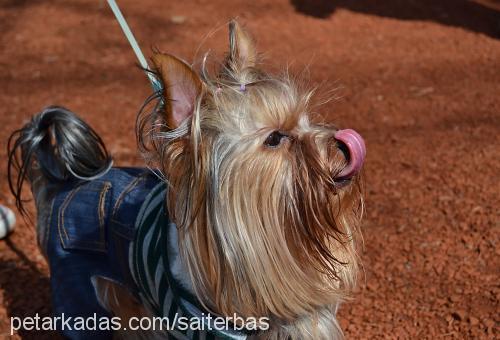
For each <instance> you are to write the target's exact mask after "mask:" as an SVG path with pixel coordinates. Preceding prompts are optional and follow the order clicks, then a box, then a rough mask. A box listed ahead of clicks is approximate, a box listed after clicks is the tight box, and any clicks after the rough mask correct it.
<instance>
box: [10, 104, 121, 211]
mask: <svg viewBox="0 0 500 340" xmlns="http://www.w3.org/2000/svg"><path fill="white" fill-rule="evenodd" d="M7 148H8V166H7V174H8V179H9V186H10V190H11V192H12V193H13V195H14V197H15V199H16V205H17V208H18V209H19V211H21V212H22V213H25V212H26V211H25V209H24V208H23V202H24V201H23V200H22V198H21V191H22V187H23V183H24V181H25V180H26V179H28V180H30V181H32V180H34V178H33V177H32V176H33V175H34V173H35V172H37V173H40V174H41V175H42V176H43V178H44V179H45V180H46V181H48V182H49V183H57V182H59V183H60V182H64V181H66V180H69V179H71V178H78V179H80V180H92V179H95V178H98V177H100V176H102V175H104V174H105V173H106V172H107V171H108V170H109V169H110V168H111V166H112V163H113V162H112V159H111V157H110V156H109V154H108V151H107V150H106V147H105V145H104V142H103V141H102V139H101V138H100V137H99V136H98V135H97V133H96V132H95V131H94V130H93V129H92V128H91V127H90V126H89V125H88V124H87V123H85V122H84V121H83V120H81V119H80V118H79V117H78V116H76V115H75V114H74V113H73V112H71V111H69V110H67V109H65V108H63V107H57V106H51V107H48V108H46V109H45V110H43V111H42V112H40V113H37V114H36V115H35V116H33V118H32V119H31V121H30V122H29V123H27V124H26V125H25V126H24V127H22V128H21V129H19V130H17V131H14V132H13V133H12V135H11V136H10V138H9V142H8V146H7ZM38 170H39V171H38Z"/></svg>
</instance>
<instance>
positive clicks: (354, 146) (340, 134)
mask: <svg viewBox="0 0 500 340" xmlns="http://www.w3.org/2000/svg"><path fill="white" fill-rule="evenodd" d="M334 137H335V139H336V140H338V141H340V142H342V143H344V144H345V145H346V147H347V149H348V150H349V163H348V164H347V166H346V167H345V168H344V169H343V170H342V171H341V172H340V173H339V174H338V175H337V177H336V179H349V178H351V177H353V176H354V175H356V174H357V173H358V172H359V171H360V170H361V167H362V166H363V162H364V161H365V156H366V147H365V142H364V140H363V138H362V137H361V136H360V135H359V133H357V132H356V131H354V130H352V129H345V130H339V131H337V132H335V136H334Z"/></svg>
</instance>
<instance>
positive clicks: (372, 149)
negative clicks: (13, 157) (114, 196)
mask: <svg viewBox="0 0 500 340" xmlns="http://www.w3.org/2000/svg"><path fill="white" fill-rule="evenodd" d="M119 3H120V4H121V7H122V10H123V11H124V13H125V15H126V17H127V18H128V20H129V23H130V25H131V27H132V28H133V30H134V32H135V34H136V36H137V38H138V40H139V41H140V43H141V45H142V46H143V47H144V49H145V50H146V51H149V47H151V46H157V47H159V48H160V49H161V50H164V51H168V52H171V53H174V54H177V55H178V56H180V57H183V58H185V59H187V60H190V61H191V60H193V59H194V58H198V57H200V55H201V53H202V52H204V51H206V50H208V49H212V50H213V51H217V52H218V53H219V54H220V53H222V52H223V51H224V48H225V44H226V28H225V25H226V23H227V21H228V19H229V18H231V17H239V18H240V20H241V21H242V22H243V23H244V24H245V25H246V26H247V27H248V28H249V30H250V31H251V32H252V33H253V35H254V36H255V37H256V40H257V44H258V47H259V50H260V51H261V52H263V53H264V56H265V58H266V62H267V64H269V65H270V66H272V67H282V66H284V65H286V64H287V63H289V64H291V65H292V69H297V70H300V69H304V68H307V67H308V69H309V73H310V78H311V83H313V84H316V83H322V82H326V84H328V85H324V86H333V87H339V88H340V90H339V91H338V92H336V96H337V97H338V99H337V100H335V101H332V102H330V103H329V104H327V105H325V106H324V107H323V108H322V109H321V113H323V114H324V115H325V116H327V117H328V118H329V119H330V120H331V121H332V122H335V123H336V124H337V125H338V126H340V127H344V128H345V127H351V128H355V129H356V130H358V131H359V132H360V133H361V134H362V135H363V136H364V137H365V139H366V143H367V146H368V157H367V162H366V167H365V181H366V217H365V220H364V225H363V232H364V241H365V244H364V249H363V251H362V254H361V255H362V259H363V264H364V274H363V276H362V277H361V280H360V288H359V291H358V292H357V294H356V295H355V296H354V299H353V300H352V301H351V302H350V303H348V304H346V305H344V306H343V307H342V309H341V310H340V318H341V323H342V325H343V328H344V329H345V332H346V335H347V337H348V338H354V339H366V338H410V337H411V338H418V339H422V338H432V339H436V338H438V337H439V338H485V339H486V338H490V339H491V338H495V337H498V334H499V332H498V331H499V327H498V326H499V321H500V318H499V316H498V315H499V298H500V288H499V275H498V273H499V268H500V265H499V255H500V245H499V229H500V218H499V217H500V216H499V207H500V204H499V200H500V198H499V192H500V184H499V180H500V176H499V173H500V144H499V142H500V137H499V135H500V95H499V94H500V40H499V38H500V12H499V11H498V8H499V7H500V6H499V5H498V3H499V2H498V1H481V4H479V3H476V2H472V1H463V0H442V1H439V2H438V1H430V0H422V1H396V0H386V1H383V2H376V1H369V0H358V1H334V0H332V1H321V0H313V1H305V0H303V1H302V0H292V1H290V2H289V1H285V0H278V1H263V0H256V1H222V0H214V1H208V0H198V1H160V0H145V1H140V2H139V1H131V0H127V1H125V0H123V1H119ZM209 32H213V34H212V35H209V36H207V33H209ZM197 49H198V53H196V51H197ZM0 50H1V51H2V52H1V53H0V103H1V105H0V143H1V147H2V150H5V149H6V140H7V137H8V135H9V134H10V133H11V132H12V131H13V130H14V129H16V128H18V127H20V125H21V124H22V123H23V122H25V121H26V120H27V119H28V118H29V117H30V116H31V115H32V114H33V113H35V112H37V111H39V110H40V109H41V108H43V107H44V106H46V105H49V104H61V105H64V106H66V107H69V108H70V109H72V110H74V111H75V112H77V113H79V114H80V115H81V116H83V117H84V118H85V119H86V120H87V121H88V122H90V124H91V125H92V126H93V127H94V128H95V129H96V130H97V131H98V132H99V134H100V135H101V136H103V138H104V140H105V142H106V144H107V145H108V147H109V149H110V150H111V152H112V153H113V155H114V157H115V160H116V163H117V164H118V165H141V164H142V161H141V160H140V158H139V157H138V155H137V152H136V144H135V137H134V120H135V115H136V113H137V110H138V108H139V107H140V105H141V103H142V102H143V100H144V99H145V98H146V97H147V96H148V95H149V93H150V92H151V90H150V88H149V86H148V83H147V81H146V79H145V77H144V74H143V73H142V72H141V71H140V70H138V69H137V68H136V67H135V66H134V64H135V63H136V61H135V57H134V55H133V54H132V51H131V49H130V48H129V46H128V44H127V42H126V41H125V39H124V37H123V35H122V33H121V31H120V29H119V27H118V25H117V23H116V21H115V20H114V18H113V16H112V14H111V12H110V10H109V9H108V8H107V7H106V5H105V2H104V1H80V0H78V1H76V0H72V1H63V0H54V1H36V0H30V1H21V0H17V1H16V0H0ZM0 157H1V158H0V160H1V163H2V164H4V165H5V164H6V155H5V152H2V153H1V155H0ZM0 176H1V177H0V178H1V179H2V180H1V181H0V203H3V204H6V205H9V206H11V207H12V205H13V200H12V198H11V196H10V194H9V190H8V186H7V181H6V170H5V167H2V168H0ZM49 295H50V292H49V285H48V277H47V267H46V265H45V264H44V261H43V259H42V257H41V256H40V254H39V252H38V250H37V249H36V243H35V238H34V232H33V228H31V227H28V226H27V225H26V223H23V222H20V223H19V225H18V228H17V230H16V232H15V233H14V234H12V236H11V237H10V238H9V239H8V240H7V241H0V336H2V335H6V334H7V333H8V332H9V321H8V316H25V315H26V316H27V315H34V314H35V313H40V315H48V314H49V313H50V300H49V299H50V298H49ZM19 337H21V338H33V339H40V338H54V334H49V333H33V332H22V333H19V334H17V335H16V338H19Z"/></svg>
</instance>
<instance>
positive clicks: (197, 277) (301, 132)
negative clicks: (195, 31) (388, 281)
mask: <svg viewBox="0 0 500 340" xmlns="http://www.w3.org/2000/svg"><path fill="white" fill-rule="evenodd" d="M230 47H231V48H230V51H229V53H228V57H227V59H226V61H225V62H224V63H223V65H222V67H221V70H220V71H219V72H217V73H216V74H215V75H212V74H211V73H210V72H209V71H208V67H207V66H205V63H203V66H202V70H201V72H200V74H201V76H198V75H197V74H196V73H195V72H194V71H193V70H191V68H189V66H187V65H186V64H185V63H183V62H182V61H180V60H178V59H176V58H175V57H172V56H169V55H156V56H155V57H154V58H153V61H154V64H155V67H156V71H157V72H158V73H159V75H160V76H161V78H162V80H163V83H164V86H165V93H164V94H163V98H164V101H165V105H164V106H163V109H160V110H157V111H155V112H153V113H152V114H151V115H150V116H147V117H145V119H144V120H143V122H149V123H152V125H149V123H148V124H146V123H144V124H142V125H141V126H142V129H143V131H142V132H143V133H144V134H143V135H142V137H143V138H144V139H147V140H148V141H149V142H150V143H149V149H147V148H145V149H144V150H146V151H147V153H148V155H147V156H148V157H149V159H153V160H156V161H158V162H159V164H160V167H161V169H162V171H163V175H164V176H165V178H166V180H167V181H168V183H169V186H170V189H169V197H168V210H169V212H170V214H171V216H172V217H173V219H174V221H175V223H176V224H177V225H178V228H179V230H180V239H179V243H180V250H181V255H182V258H183V260H184V263H185V265H186V267H187V269H188V271H189V276H190V279H191V281H192V282H193V286H194V289H195V292H196V294H197V296H198V298H199V299H200V300H201V301H202V302H203V303H204V304H205V306H206V307H207V308H209V309H210V310H212V311H215V312H217V313H219V314H221V315H233V313H236V314H237V315H239V316H242V317H250V316H253V317H261V316H267V317H269V318H270V320H271V327H270V329H269V330H268V331H266V332H263V333H260V334H259V338H262V339H287V338H288V337H291V338H292V339H331V338H336V337H341V334H342V332H341V330H340V328H339V325H338V323H337V321H336V317H335V311H336V309H337V307H338V305H339V303H340V302H341V301H343V300H344V299H345V298H346V297H347V296H348V295H349V292H350V291H351V289H352V288H353V286H354V284H355V282H356V274H357V271H358V259H357V255H356V247H355V241H356V239H357V238H358V237H359V232H358V226H359V220H360V217H361V210H362V198H361V193H360V185H359V179H358V178H354V179H353V180H352V181H351V183H350V184H348V185H347V186H345V187H339V186H337V185H336V183H334V181H333V178H334V175H335V174H336V173H338V172H339V171H340V170H341V169H342V168H343V167H344V166H345V164H346V163H345V162H346V161H345V157H344V156H343V154H342V153H341V152H340V150H339V149H338V147H337V144H336V141H335V140H334V138H333V133H334V131H335V129H333V128H332V127H331V126H327V125H318V124H314V123H312V122H311V121H310V115H309V111H308V108H309V105H310V103H309V102H310V100H311V92H309V91H306V90H304V89H302V88H301V85H300V82H297V81H294V80H292V78H291V77H290V76H287V75H285V76H275V75H271V74H268V73H266V72H264V71H263V70H261V69H260V68H259V65H258V64H257V60H258V56H257V54H256V52H255V48H254V43H253V41H252V40H251V38H250V37H249V35H248V34H247V33H246V32H245V31H244V30H243V29H242V28H241V27H240V25H239V24H238V23H236V22H232V23H231V24H230ZM179 79H182V81H179ZM200 84H201V85H200ZM181 85H182V86H181ZM181 87H183V88H184V90H183V89H182V88H181ZM186 88H188V90H186ZM182 100H187V101H188V102H189V101H190V102H191V104H192V109H191V110H187V111H189V112H187V113H186V112H184V111H183V112H181V114H180V115H179V114H177V115H175V116H174V114H173V113H172V111H173V110H174V111H175V108H174V106H173V105H179V101H182ZM171 103H176V104H171ZM185 106H186V105H184V107H185ZM188 106H189V105H188ZM181 107H182V105H181ZM185 111H186V110H185ZM183 118H184V119H183ZM273 131H279V132H280V133H281V134H283V135H285V136H286V137H284V138H283V142H282V143H280V145H278V146H277V147H267V146H266V145H264V144H265V140H266V138H267V137H268V136H269V134H270V133H272V132H273Z"/></svg>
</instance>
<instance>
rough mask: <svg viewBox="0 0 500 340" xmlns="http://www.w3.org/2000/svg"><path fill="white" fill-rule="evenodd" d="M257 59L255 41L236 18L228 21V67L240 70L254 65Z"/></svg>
mask: <svg viewBox="0 0 500 340" xmlns="http://www.w3.org/2000/svg"><path fill="white" fill-rule="evenodd" d="M256 59H257V53H256V51H255V43H254V41H253V40H252V38H251V37H250V35H249V34H248V33H247V32H246V31H245V30H244V29H243V28H242V27H241V25H240V24H239V23H238V22H237V21H236V20H231V22H230V23H229V60H228V61H229V67H230V68H231V69H232V70H233V71H236V72H238V71H241V70H243V69H244V68H247V67H254V66H255V63H256Z"/></svg>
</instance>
